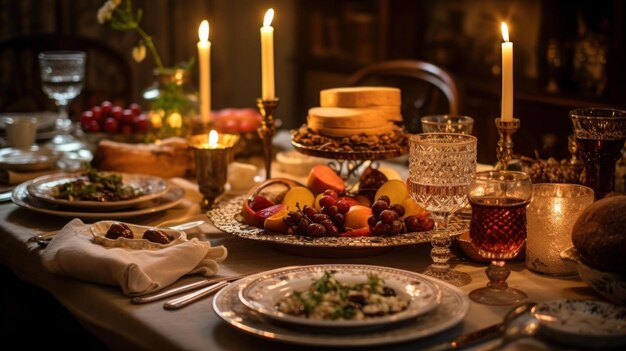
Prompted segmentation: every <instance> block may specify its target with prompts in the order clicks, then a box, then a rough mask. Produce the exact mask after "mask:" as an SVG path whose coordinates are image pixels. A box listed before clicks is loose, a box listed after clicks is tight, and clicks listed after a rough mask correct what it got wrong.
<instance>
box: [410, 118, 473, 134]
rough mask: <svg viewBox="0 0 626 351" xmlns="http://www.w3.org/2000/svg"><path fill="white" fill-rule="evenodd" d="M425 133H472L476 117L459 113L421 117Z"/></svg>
mask: <svg viewBox="0 0 626 351" xmlns="http://www.w3.org/2000/svg"><path fill="white" fill-rule="evenodd" d="M421 121H422V131H423V132H424V133H458V134H472V130H473V129H474V119H473V118H472V117H469V116H459V115H433V116H424V117H422V118H421Z"/></svg>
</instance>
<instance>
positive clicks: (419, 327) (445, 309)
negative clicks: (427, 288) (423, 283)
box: [213, 268, 470, 347]
mask: <svg viewBox="0 0 626 351" xmlns="http://www.w3.org/2000/svg"><path fill="white" fill-rule="evenodd" d="M282 269H284V268H281V270H282ZM275 271H276V270H274V271H268V272H263V273H259V274H255V275H252V276H249V277H247V278H243V279H241V280H238V281H236V282H233V283H231V284H230V285H229V286H227V287H225V288H224V289H222V290H221V291H220V292H218V293H217V295H216V296H215V297H214V298H213V310H214V311H215V313H217V315H218V316H219V317H220V318H222V319H223V320H224V321H225V322H226V323H228V324H229V325H231V326H232V327H234V328H236V329H237V330H240V331H243V332H246V333H248V334H251V335H254V336H258V337H261V338H264V339H269V340H274V341H281V342H287V343H292V344H301V345H309V346H325V347H349V346H368V347H371V346H374V345H385V344H394V343H399V342H403V341H409V340H414V339H420V338H425V337H427V336H431V335H434V334H436V333H439V332H442V331H444V330H447V329H449V328H452V327H453V326H455V325H457V324H458V323H459V322H461V321H462V320H463V318H465V316H466V315H467V312H468V310H469V306H470V303H469V299H468V297H467V295H466V294H464V293H463V292H462V291H461V290H459V289H458V288H457V287H454V286H452V285H450V284H447V283H444V282H441V281H437V280H434V279H433V280H431V282H433V283H434V284H436V285H437V287H438V288H439V289H440V291H441V303H440V304H438V305H437V307H436V308H435V309H433V310H432V311H431V312H430V313H426V314H424V315H421V316H419V317H416V318H415V319H412V320H408V321H406V322H404V323H400V324H398V325H396V326H395V328H378V329H373V330H371V331H360V332H359V333H358V336H355V334H354V333H337V332H334V333H333V332H325V331H320V332H315V333H312V332H311V330H310V329H309V328H293V327H291V326H289V325H286V324H284V323H272V322H271V320H268V319H266V318H264V317H263V315H261V314H260V313H258V312H256V311H254V310H251V309H249V308H248V307H246V306H245V305H244V304H243V303H242V302H241V300H240V299H239V291H240V290H241V289H242V288H243V287H244V286H246V285H247V284H250V283H251V282H253V281H255V280H256V279H258V278H260V277H262V276H263V275H266V274H271V273H272V272H275Z"/></svg>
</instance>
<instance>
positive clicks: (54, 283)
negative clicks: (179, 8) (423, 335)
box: [0, 192, 598, 351]
mask: <svg viewBox="0 0 626 351" xmlns="http://www.w3.org/2000/svg"><path fill="white" fill-rule="evenodd" d="M198 198H199V197H198V194H197V193H194V192H189V193H188V194H187V201H185V202H184V203H183V205H182V206H181V207H177V208H175V209H172V210H170V211H167V212H164V213H161V214H156V215H153V216H149V217H144V218H139V219H136V220H134V222H136V223H138V224H146V225H156V224H159V223H162V222H164V221H171V220H179V221H185V220H189V219H191V218H193V216H194V215H199V216H200V217H201V216H202V215H201V214H199V209H198V207H197V206H196V204H197V202H196V201H197V200H198ZM66 222H67V219H62V218H56V217H52V216H47V215H40V214H37V215H33V213H32V212H30V211H28V210H25V209H20V208H18V207H17V206H16V205H14V204H11V203H7V204H3V205H0V262H2V263H4V264H6V265H8V266H9V267H11V268H12V269H13V271H14V272H15V273H16V274H17V275H18V276H19V277H21V278H22V279H23V280H25V281H28V282H31V283H33V284H35V285H38V286H40V287H42V288H43V289H45V290H46V291H48V292H49V293H50V294H52V295H54V296H55V297H56V299H57V300H58V301H59V302H60V303H61V304H63V305H64V306H65V307H66V308H67V309H68V310H69V311H70V312H71V313H72V314H73V315H74V316H75V317H76V318H77V319H78V320H79V321H80V322H81V323H82V324H83V325H84V326H85V327H86V328H87V329H88V330H89V331H91V332H92V333H93V334H94V335H96V336H97V337H98V338H100V339H101V340H102V341H103V342H104V343H105V344H106V345H107V346H109V347H111V348H112V349H116V350H125V349H133V350H136V349H147V350H157V349H158V350H182V349H184V350H214V351H218V350H293V349H296V348H297V349H307V348H306V347H300V346H294V345H287V344H281V343H276V342H272V341H266V340H262V339H260V338H257V337H254V336H250V335H247V334H244V333H243V332H240V331H238V330H235V329H234V328H232V327H231V326H229V325H227V324H226V323H224V322H223V321H222V320H221V319H219V318H218V317H217V315H216V314H215V313H214V312H213V310H212V307H211V298H207V299H205V300H202V301H200V302H196V303H195V304H193V305H190V306H188V307H187V308H184V309H182V310H178V311H166V310H164V309H163V308H162V305H163V302H162V301H161V302H154V303H150V304H145V305H132V304H130V302H129V298H128V297H125V296H124V295H122V293H121V291H120V290H119V289H117V288H113V287H107V286H100V285H95V284H90V283H85V282H81V281H77V280H72V279H67V278H63V277H59V276H55V275H53V274H51V273H48V272H47V271H46V270H44V269H43V267H42V264H41V252H42V249H41V248H40V247H39V246H38V245H37V244H34V243H29V244H27V243H26V240H27V239H28V238H30V237H31V236H33V235H35V234H38V233H41V232H42V231H49V230H58V229H60V228H61V227H62V226H63V225H64V224H65V223H66ZM203 229H204V231H206V234H199V236H200V237H201V238H203V239H205V240H210V241H211V243H212V244H213V245H225V246H226V247H227V248H228V251H229V256H228V258H227V259H226V261H225V262H223V263H222V264H221V265H220V271H219V275H232V274H241V273H248V272H254V271H259V270H265V269H272V268H278V267H283V266H288V265H297V264H321V263H361V264H373V265H383V266H390V267H397V268H403V269H408V270H412V271H419V270H421V269H422V268H424V267H425V266H426V265H427V264H428V262H429V259H430V257H429V249H430V247H429V245H426V244H425V245H418V246H411V247H404V248H399V249H395V250H393V251H390V252H388V253H385V254H382V255H380V256H374V257H363V258H351V259H326V258H310V257H298V256H294V255H288V254H284V253H281V252H279V251H277V250H276V249H274V248H272V247H269V246H266V245H262V244H260V243H257V242H254V241H249V240H244V239H240V238H237V237H233V236H231V235H228V234H224V233H221V232H219V231H218V230H216V229H215V228H211V227H209V226H206V227H204V228H203ZM509 267H510V268H511V269H512V274H511V276H510V277H509V279H508V282H509V284H510V285H511V286H513V287H517V288H520V289H522V290H523V291H525V292H526V293H527V294H528V296H529V300H531V301H546V300H552V299H563V298H571V299H581V298H598V296H597V295H595V293H594V292H593V291H592V290H591V289H590V288H588V287H587V286H586V285H585V284H584V283H583V282H581V281H580V280H578V279H577V278H573V279H557V278H551V277H545V276H541V275H537V274H534V273H531V272H529V271H528V270H527V269H525V267H524V265H523V263H522V262H514V263H512V264H510V265H509ZM457 268H458V269H460V270H462V271H465V272H468V273H469V274H470V275H471V276H472V279H473V282H472V283H471V284H470V285H467V286H464V287H462V290H463V291H464V292H469V291H471V290H473V289H475V288H478V287H482V286H484V285H485V284H486V277H485V275H484V269H485V266H484V265H480V264H473V263H469V262H464V263H460V264H459V265H458V266H457ZM197 279H198V278H197V277H192V278H185V279H183V280H182V281H180V282H178V283H177V284H183V283H186V282H190V281H193V280H197ZM509 308H510V307H493V306H486V305H480V304H476V303H474V302H472V303H471V307H470V310H469V314H468V316H467V317H466V318H465V320H464V321H463V322H462V323H461V324H460V325H459V326H457V327H455V328H453V329H451V330H449V331H447V332H444V333H442V334H439V335H437V336H436V337H434V338H431V339H429V340H426V341H424V340H417V341H414V342H409V343H404V344H399V345H391V346H385V347H379V348H377V349H379V350H416V349H422V348H423V347H425V346H427V345H429V344H433V343H434V342H436V341H444V340H451V339H452V338H453V337H454V336H456V335H458V334H460V333H466V332H470V331H474V330H477V329H479V328H483V327H486V326H489V325H491V324H494V323H497V322H499V321H501V319H502V317H503V316H504V314H505V313H506V312H507V311H508V309H509ZM356 337H358V336H356ZM506 349H507V350H528V349H532V350H553V349H567V348H564V347H559V346H556V345H554V344H546V343H545V342H544V341H542V340H537V339H529V340H522V341H518V342H516V343H513V344H512V345H510V346H509V347H507V348H506Z"/></svg>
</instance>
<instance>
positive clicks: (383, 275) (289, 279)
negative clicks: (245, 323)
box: [239, 264, 440, 330]
mask: <svg viewBox="0 0 626 351" xmlns="http://www.w3.org/2000/svg"><path fill="white" fill-rule="evenodd" d="M325 272H331V273H333V278H335V279H336V280H337V281H338V282H340V283H342V284H350V285H354V284H359V283H365V282H366V281H367V277H368V276H369V275H376V276H378V277H379V278H380V279H382V280H383V282H384V286H386V287H390V288H392V289H393V290H394V291H395V293H396V296H397V297H398V298H400V299H402V300H404V301H409V305H408V308H407V309H405V310H403V311H400V312H397V313H393V314H390V315H386V316H380V317H370V318H365V319H363V320H347V319H339V320H319V319H312V318H307V317H305V316H293V315H289V314H286V313H282V312H280V311H278V310H277V309H276V308H275V306H276V305H277V304H278V303H279V301H280V300H282V299H283V298H285V297H286V296H289V295H292V294H293V293H295V292H304V291H306V290H308V289H309V287H310V286H311V284H313V283H315V282H316V281H318V280H319V279H320V278H321V277H322V276H323V275H324V273H325ZM239 298H240V300H241V302H242V303H243V304H244V305H246V306H248V307H249V308H251V309H253V310H255V311H257V312H259V313H260V314H262V315H263V316H265V317H268V318H271V319H274V320H277V321H279V322H283V323H289V324H295V325H300V326H304V327H314V328H328V329H332V328H349V329H350V330H352V329H354V328H372V327H379V326H383V325H385V326H388V325H390V324H392V323H397V322H401V321H405V320H407V319H410V318H415V317H417V316H419V315H422V314H424V313H427V312H430V311H431V310H432V309H433V308H435V307H436V306H437V304H438V303H439V300H440V291H439V289H438V288H437V286H436V285H435V284H434V283H433V282H432V281H431V280H430V279H428V278H425V277H424V276H422V275H420V274H417V273H413V272H409V271H406V270H401V269H396V268H388V267H381V266H370V265H354V264H329V265H315V266H303V267H297V268H288V269H284V270H279V271H276V272H273V273H270V274H265V275H263V276H261V277H259V278H258V279H256V280H254V281H252V282H250V284H247V285H246V286H244V287H243V288H242V289H241V290H240V291H239Z"/></svg>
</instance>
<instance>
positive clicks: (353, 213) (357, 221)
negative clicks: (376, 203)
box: [343, 205, 372, 229]
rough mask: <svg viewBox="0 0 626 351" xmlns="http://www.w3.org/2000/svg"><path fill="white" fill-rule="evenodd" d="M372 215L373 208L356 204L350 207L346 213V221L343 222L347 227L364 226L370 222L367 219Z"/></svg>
mask: <svg viewBox="0 0 626 351" xmlns="http://www.w3.org/2000/svg"><path fill="white" fill-rule="evenodd" d="M371 215H372V209H371V208H369V207H366V206H362V205H354V206H352V207H350V210H349V211H348V213H346V216H345V221H344V222H343V225H344V227H346V228H352V229H355V228H364V227H367V226H368V225H369V224H368V223H367V219H368V218H369V216H371Z"/></svg>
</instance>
